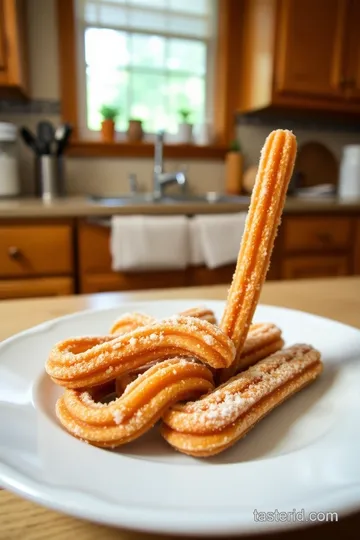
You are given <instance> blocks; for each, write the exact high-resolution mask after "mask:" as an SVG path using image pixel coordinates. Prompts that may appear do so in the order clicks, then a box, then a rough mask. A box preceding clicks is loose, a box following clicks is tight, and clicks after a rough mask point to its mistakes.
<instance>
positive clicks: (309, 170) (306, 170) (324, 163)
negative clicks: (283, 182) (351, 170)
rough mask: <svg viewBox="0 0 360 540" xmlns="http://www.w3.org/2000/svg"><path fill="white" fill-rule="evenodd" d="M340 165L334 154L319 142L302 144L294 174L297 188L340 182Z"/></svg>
mask: <svg viewBox="0 0 360 540" xmlns="http://www.w3.org/2000/svg"><path fill="white" fill-rule="evenodd" d="M338 173H339V165H338V162H337V159H336V157H335V156H334V154H333V153H332V152H331V151H330V150H329V149H328V148H327V147H326V146H324V145H323V144H321V143H319V142H315V141H314V142H308V143H305V144H303V145H302V146H300V148H299V151H298V154H297V158H296V162H295V167H294V175H297V176H296V177H297V183H296V188H303V187H311V186H317V185H319V184H333V185H335V186H336V185H337V182H338Z"/></svg>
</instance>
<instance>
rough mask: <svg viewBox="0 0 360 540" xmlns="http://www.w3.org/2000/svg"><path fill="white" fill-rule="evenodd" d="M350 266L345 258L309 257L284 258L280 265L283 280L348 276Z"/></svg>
mask: <svg viewBox="0 0 360 540" xmlns="http://www.w3.org/2000/svg"><path fill="white" fill-rule="evenodd" d="M350 274H351V264H350V261H349V257H347V256H343V255H340V256H331V255H330V256H329V255H319V256H314V255H309V256H298V257H290V258H286V259H285V260H284V261H283V263H282V276H283V279H305V278H317V277H328V276H348V275H350Z"/></svg>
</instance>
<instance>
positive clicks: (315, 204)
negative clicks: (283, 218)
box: [0, 197, 360, 219]
mask: <svg viewBox="0 0 360 540" xmlns="http://www.w3.org/2000/svg"><path fill="white" fill-rule="evenodd" d="M249 200H250V199H249V198H247V197H244V202H241V203H216V204H211V203H202V202H184V203H181V204H155V203H148V204H131V205H127V206H119V205H116V204H114V205H104V204H100V203H96V202H92V201H91V200H89V199H87V198H86V197H65V198H63V199H57V200H54V201H51V202H43V201H42V200H41V199H35V198H23V199H4V200H0V219H24V218H64V217H81V216H83V217H86V216H93V217H95V216H98V217H101V216H102V217H106V216H111V215H113V214H123V215H126V214H149V215H151V214H152V215H154V214H158V215H159V214H163V215H168V214H172V215H173V214H188V215H191V214H212V213H214V214H219V213H226V212H241V211H246V210H247V209H248V205H249ZM284 212H285V213H286V214H298V213H313V212H324V213H350V212H351V213H360V199H352V200H348V201H341V200H337V199H312V200H310V199H299V198H294V197H288V199H287V201H286V204H285V209H284Z"/></svg>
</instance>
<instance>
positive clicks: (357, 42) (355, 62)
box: [344, 0, 360, 101]
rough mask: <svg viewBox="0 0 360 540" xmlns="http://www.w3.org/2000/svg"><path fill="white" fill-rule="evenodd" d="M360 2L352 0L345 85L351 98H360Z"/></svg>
mask: <svg viewBox="0 0 360 540" xmlns="http://www.w3.org/2000/svg"><path fill="white" fill-rule="evenodd" d="M359 21H360V2H359V1H358V0H350V10H349V17H348V28H347V35H348V42H347V44H348V48H347V54H346V59H347V61H346V71H345V80H344V82H345V86H346V89H347V92H348V98H349V99H350V100H357V101H359V100H360V33H359Z"/></svg>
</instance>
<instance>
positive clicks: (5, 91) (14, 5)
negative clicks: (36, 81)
mask: <svg viewBox="0 0 360 540" xmlns="http://www.w3.org/2000/svg"><path fill="white" fill-rule="evenodd" d="M27 93H28V77H27V62H26V25H25V2H24V0H0V98H5V99H9V98H12V97H26V96H27Z"/></svg>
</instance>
